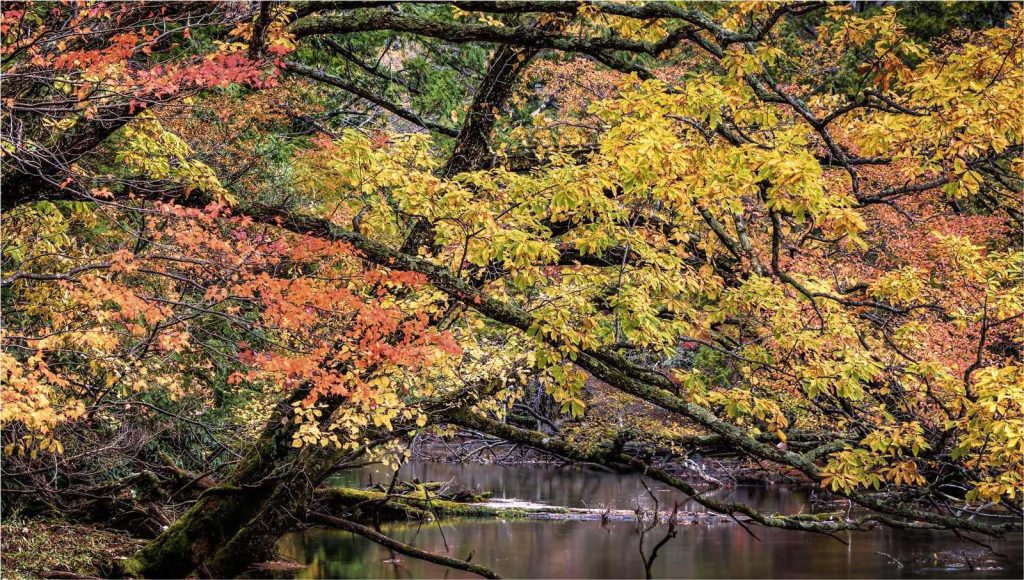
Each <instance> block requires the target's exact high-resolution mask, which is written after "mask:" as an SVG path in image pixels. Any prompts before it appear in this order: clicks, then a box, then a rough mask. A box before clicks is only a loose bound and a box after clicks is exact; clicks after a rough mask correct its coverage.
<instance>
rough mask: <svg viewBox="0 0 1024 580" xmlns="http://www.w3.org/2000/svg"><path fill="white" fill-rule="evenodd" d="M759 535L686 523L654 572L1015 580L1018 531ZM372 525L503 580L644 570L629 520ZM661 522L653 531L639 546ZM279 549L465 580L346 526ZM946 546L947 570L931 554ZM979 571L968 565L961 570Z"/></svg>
mask: <svg viewBox="0 0 1024 580" xmlns="http://www.w3.org/2000/svg"><path fill="white" fill-rule="evenodd" d="M401 477H402V479H405V480H409V479H411V478H413V477H416V478H418V479H419V480H420V481H442V480H445V481H447V480H455V481H456V482H457V483H458V484H460V485H463V486H465V487H470V488H475V489H484V490H493V491H494V492H495V497H498V498H502V499H519V500H524V501H531V502H538V503H546V504H550V505H560V506H568V507H612V508H617V509H629V508H632V507H634V506H635V505H636V504H637V503H638V502H643V503H645V504H650V503H651V501H650V498H649V496H648V494H647V491H646V490H645V488H644V486H643V484H642V483H641V481H640V477H639V476H638V475H635V474H612V473H604V472H596V471H582V470H570V469H557V468H549V467H539V466H529V467H502V466H492V465H478V464H467V465H451V464H438V463H426V462H413V463H410V464H407V465H406V466H404V467H403V468H402V473H401ZM390 480H391V471H390V470H388V469H386V468H382V467H369V468H363V469H360V470H353V471H351V472H346V473H343V474H340V475H339V476H338V477H336V478H335V479H334V480H332V483H333V484H335V485H346V486H364V485H368V484H370V483H384V484H387V483H388V482H389V481H390ZM647 483H648V485H649V486H650V488H651V489H652V490H653V491H654V492H655V493H656V495H657V496H658V498H659V502H661V504H662V508H663V509H671V505H672V504H673V503H675V502H677V501H678V502H679V503H680V508H681V509H684V510H690V511H701V510H703V508H702V507H701V506H700V505H697V504H694V503H693V502H692V501H687V500H686V498H685V496H683V495H682V494H681V493H679V492H677V491H675V490H670V489H666V488H665V486H664V485H661V484H658V483H657V482H651V481H648V482H647ZM713 493H714V495H715V496H716V497H717V498H718V499H725V500H733V499H734V500H737V501H743V502H746V503H749V504H751V505H753V506H755V507H757V508H759V509H762V510H766V511H779V512H784V513H797V512H799V511H801V510H804V511H809V509H810V508H809V507H808V502H809V498H808V493H807V492H806V491H804V490H800V489H793V488H787V487H760V486H739V487H736V488H732V489H729V490H717V491H715V492H713ZM751 530H752V531H753V532H754V533H755V534H757V536H758V539H755V538H753V537H751V535H750V534H748V533H747V532H746V531H745V530H744V529H743V528H742V527H740V526H738V525H736V524H731V523H728V524H717V525H703V524H699V525H684V526H680V528H679V533H678V535H677V536H676V537H675V538H674V539H672V540H670V541H669V542H668V544H666V545H665V547H663V548H662V549H661V551H660V552H659V557H658V559H657V560H656V561H655V564H654V566H653V569H652V571H653V573H654V575H655V577H658V578H769V577H776V578H900V577H940V578H1021V577H1022V574H1024V567H1022V564H1021V562H1022V560H1024V554H1022V551H1024V549H1022V545H1021V542H1022V536H1021V534H1015V535H1013V536H1012V537H1008V538H1006V539H1004V540H998V541H995V542H989V543H990V544H991V545H992V546H993V547H994V548H995V549H996V550H997V551H999V552H1002V553H1003V554H1006V555H1008V556H1009V557H1008V558H999V557H994V556H992V555H991V554H987V552H986V551H985V550H983V549H981V548H979V547H978V546H976V545H974V544H969V543H963V542H961V541H960V540H958V539H957V538H956V536H954V535H953V534H951V533H945V532H934V531H921V530H891V529H887V528H878V529H875V530H873V531H870V532H857V533H852V534H847V533H843V534H842V535H841V537H842V538H843V539H844V540H847V541H848V542H849V544H848V545H844V544H842V543H840V542H838V541H836V540H834V539H832V538H829V537H826V536H823V535H818V534H807V533H800V532H788V531H783V530H773V529H766V528H761V527H756V526H755V527H752V528H751ZM381 531H382V532H384V533H385V534H388V535H390V536H393V537H395V538H396V539H398V540H400V541H402V542H405V543H409V544H413V545H415V546H418V547H420V548H423V549H426V550H431V551H434V552H440V553H447V554H449V555H451V556H454V557H458V558H462V559H466V558H470V557H471V558H472V561H473V562H476V563H480V564H484V565H486V566H489V567H490V568H491V569H493V570H495V571H496V572H497V573H498V574H500V575H502V576H504V577H507V578H636V577H640V578H642V577H643V574H644V568H643V562H642V560H641V557H640V553H639V545H638V536H637V534H636V527H635V525H634V523H632V522H621V521H619V522H608V523H606V524H602V523H601V522H599V521H550V520H518V519H517V520H508V521H503V520H494V519H456V520H445V521H442V522H440V523H438V522H431V523H418V522H393V523H388V524H384V525H382V526H381ZM664 532H665V527H664V526H662V527H659V528H656V529H655V530H653V531H651V532H650V533H649V535H648V536H647V540H646V541H645V551H647V552H649V550H650V548H651V546H653V544H654V543H656V542H657V541H658V540H660V539H661V537H662V536H663V534H664ZM280 548H281V551H282V552H283V553H284V555H286V556H288V557H291V558H294V559H295V560H296V561H298V562H300V563H303V564H306V565H307V567H306V569H305V570H303V571H302V572H301V573H300V574H299V577H302V578H465V577H475V576H472V575H468V574H466V573H464V572H460V571H456V570H449V569H447V568H444V567H441V566H437V565H434V564H430V563H427V562H423V561H420V560H415V559H412V558H408V557H406V556H402V555H396V554H393V553H392V552H391V551H390V550H388V549H386V548H383V547H380V546H378V545H377V544H374V543H372V542H370V541H369V540H365V539H363V538H361V537H358V536H354V535H352V534H349V533H346V532H340V531H337V530H330V529H324V528H312V529H309V530H306V531H304V532H302V533H299V534H291V535H289V536H286V537H285V538H283V539H282V540H281V544H280ZM950 551H951V552H953V553H954V554H958V555H961V556H962V557H961V558H960V560H961V563H959V564H956V565H954V566H953V567H952V568H953V569H951V568H950V563H949V561H948V560H943V561H940V560H939V559H938V558H937V556H936V554H938V553H941V552H950ZM971 565H973V566H974V567H976V568H978V569H975V570H971V569H970V566H971Z"/></svg>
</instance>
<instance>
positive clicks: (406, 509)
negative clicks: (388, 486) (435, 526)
mask: <svg viewBox="0 0 1024 580" xmlns="http://www.w3.org/2000/svg"><path fill="white" fill-rule="evenodd" d="M314 497H315V499H316V500H317V501H318V502H319V503H320V504H321V505H322V506H323V508H324V511H326V512H327V513H330V514H344V515H346V516H347V517H349V518H353V519H357V520H360V519H367V518H370V517H371V516H376V517H378V518H384V519H414V520H421V519H430V518H454V517H492V518H493V517H501V518H516V517H525V516H527V515H529V514H530V513H541V512H543V513H567V512H568V510H567V509H566V508H559V507H543V508H531V509H529V510H527V509H524V508H521V507H500V506H494V505H489V504H484V503H461V502H455V501H448V500H444V499H439V498H434V497H431V498H430V499H426V498H424V497H422V492H421V493H420V495H418V496H417V495H413V494H404V495H403V494H399V495H392V496H390V497H388V496H387V494H386V493H383V492H380V491H374V490H369V489H351V488H345V487H337V488H320V489H317V490H316V492H315V494H314Z"/></svg>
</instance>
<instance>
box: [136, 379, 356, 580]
mask: <svg viewBox="0 0 1024 580" xmlns="http://www.w3.org/2000/svg"><path fill="white" fill-rule="evenodd" d="M305 395H306V392H305V391H304V390H297V391H296V392H295V393H293V394H292V395H291V396H290V397H288V398H287V399H285V400H283V401H281V403H279V404H278V407H277V409H276V410H275V412H274V414H273V416H272V418H271V420H270V422H269V423H268V424H267V426H266V427H265V428H264V430H263V433H262V435H261V436H260V439H259V441H258V443H257V445H256V446H255V447H253V449H251V450H250V451H249V452H248V453H247V454H246V455H245V457H244V458H243V460H242V462H241V463H240V464H239V465H238V467H237V468H236V469H235V470H234V472H232V474H231V475H230V477H228V479H227V480H226V481H224V482H223V484H222V485H220V486H218V487H214V488H211V489H208V490H206V491H205V492H203V494H202V495H201V496H200V497H199V500H198V501H197V502H196V504H195V505H194V506H192V508H191V509H189V510H188V511H187V512H186V513H185V514H184V515H183V516H182V517H180V518H179V519H178V520H177V521H176V522H175V523H174V524H173V525H171V526H170V527H169V528H168V529H167V530H165V531H164V532H163V533H162V534H160V536H158V537H157V538H155V539H154V540H152V541H151V542H149V543H148V544H147V545H146V546H144V547H143V548H142V549H141V550H139V551H138V552H137V553H136V554H135V555H134V556H133V557H132V558H131V559H129V560H127V561H125V562H124V563H122V564H121V565H120V569H119V570H117V572H119V573H120V574H123V575H126V576H131V577H151V578H182V577H184V576H186V575H187V574H190V573H192V572H197V573H199V574H200V575H202V576H207V577H219V578H224V577H232V576H236V575H238V574H239V573H241V572H242V571H244V570H245V567H246V566H247V565H248V564H250V563H251V562H253V561H258V560H260V559H266V558H268V557H270V556H272V555H273V548H274V544H275V542H276V541H277V538H278V537H280V535H281V534H282V533H284V532H286V531H287V530H288V529H289V528H290V527H292V526H293V525H294V523H295V522H296V519H295V514H296V513H301V511H302V510H304V509H305V507H306V504H307V503H308V502H309V500H310V499H311V498H312V497H313V491H314V490H315V489H316V487H317V485H318V484H319V483H320V482H321V481H322V480H323V479H324V478H325V477H326V476H327V475H328V474H329V473H330V472H331V470H332V469H333V467H334V466H335V465H336V464H337V463H338V462H339V461H340V460H341V459H342V457H343V456H344V455H345V452H344V451H343V450H342V449H339V448H337V447H336V446H327V447H319V446H313V445H308V446H304V447H302V448H295V447H292V433H293V432H294V429H295V425H294V423H293V421H292V420H291V416H292V405H291V404H292V403H293V402H295V401H299V400H301V399H302V398H303V397H305ZM339 405H340V401H331V402H329V403H328V407H329V410H330V411H333V410H334V409H336V408H337V407H338V406H339ZM331 414H332V413H331V412H325V413H324V421H325V422H326V421H328V420H329V419H328V417H330V416H331Z"/></svg>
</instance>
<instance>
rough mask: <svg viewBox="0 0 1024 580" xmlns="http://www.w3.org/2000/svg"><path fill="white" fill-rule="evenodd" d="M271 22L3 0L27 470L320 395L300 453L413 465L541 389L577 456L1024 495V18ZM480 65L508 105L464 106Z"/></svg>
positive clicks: (824, 8)
mask: <svg viewBox="0 0 1024 580" xmlns="http://www.w3.org/2000/svg"><path fill="white" fill-rule="evenodd" d="M259 4H260V3H256V5H254V6H248V5H245V4H238V3H211V4H192V3H166V4H164V3H148V2H145V3H144V2H125V3H102V2H99V3H84V2H68V3H63V2H62V3H50V2H24V3H16V2H10V3H5V5H4V10H3V20H2V25H0V36H2V39H3V48H2V53H0V54H2V56H3V59H4V64H3V84H4V95H3V110H2V114H3V125H4V128H3V134H2V136H0V148H2V150H3V164H4V169H3V179H4V183H3V185H4V188H5V190H8V191H10V192H11V193H10V194H8V193H6V192H5V195H4V199H3V205H4V207H3V211H4V214H3V215H4V225H3V233H2V252H3V254H2V259H3V302H2V304H3V314H4V322H3V328H2V330H0V342H2V346H3V351H2V354H0V357H2V359H0V362H2V365H0V368H2V370H0V373H2V374H0V380H2V382H3V395H2V396H3V411H2V437H3V444H4V448H3V452H4V453H5V454H6V456H7V457H8V458H12V460H13V461H16V463H14V464H13V465H17V466H18V468H17V470H16V471H19V472H22V471H24V472H29V471H31V470H33V469H36V468H38V466H41V465H44V464H54V463H56V464H61V463H62V461H63V460H62V459H61V457H62V456H66V454H67V453H68V448H69V446H74V447H75V448H76V449H77V451H76V453H80V452H84V451H87V450H88V449H89V446H90V445H95V441H96V440H95V438H94V437H93V436H91V435H89V434H90V433H99V432H102V433H112V432H116V431H117V430H118V429H119V428H121V427H123V426H124V425H126V424H129V423H130V424H138V423H137V421H138V420H139V417H140V416H141V417H144V418H146V417H148V418H149V419H152V418H153V417H156V416H163V417H164V418H167V417H171V418H174V417H179V418H180V417H186V418H188V419H189V421H193V422H202V423H207V422H211V421H215V422H217V423H218V424H219V425H222V426H224V427H223V428H224V431H223V432H221V435H224V436H226V437H227V440H226V443H227V446H228V447H230V448H231V449H232V450H233V451H232V453H236V452H241V453H245V452H246V449H248V448H249V447H248V446H249V445H251V444H252V437H253V434H256V433H259V432H261V429H270V428H274V427H273V426H271V427H266V426H265V425H264V423H263V422H264V421H265V419H266V418H267V417H269V416H271V413H272V409H273V408H274V405H275V404H278V403H279V402H280V401H282V400H286V399H288V398H289V397H290V396H292V395H293V394H294V393H301V397H298V398H295V399H294V400H293V401H292V403H289V404H290V405H291V406H292V410H291V411H290V414H291V416H290V418H288V420H287V423H288V424H289V425H291V426H292V427H290V429H291V430H290V431H288V432H287V439H288V441H290V442H291V443H289V445H292V446H293V447H294V448H295V449H303V448H304V447H306V446H318V447H336V448H338V449H341V450H346V451H353V450H357V449H359V450H363V449H364V448H372V449H373V450H374V451H373V453H378V454H379V455H380V456H381V457H386V458H387V459H388V460H395V459H398V458H400V457H401V456H402V453H403V452H402V450H401V449H400V448H399V447H398V446H396V444H397V443H398V442H400V441H402V439H403V438H404V437H406V436H408V435H409V434H410V433H415V432H416V431H417V430H421V429H425V428H436V429H439V430H440V429H441V428H442V426H443V425H445V424H449V423H452V422H455V423H456V424H457V421H454V420H452V419H451V416H452V415H451V414H450V410H451V409H453V408H458V409H462V410H465V411H468V412H472V413H476V414H478V415H480V416H483V417H486V418H489V419H493V420H497V421H513V419H512V418H511V414H512V413H511V410H512V408H513V406H514V405H516V404H517V403H522V402H523V401H524V400H525V393H526V390H527V386H528V385H530V384H532V385H540V387H541V388H542V389H543V390H544V391H546V393H547V395H548V396H550V397H552V399H553V401H555V403H556V407H557V408H558V409H559V411H560V416H559V417H556V418H555V419H557V420H558V421H559V422H560V423H564V425H565V432H566V433H571V434H572V439H573V441H576V442H577V443H578V444H579V445H580V446H581V447H580V448H581V449H583V448H584V447H586V449H591V447H587V446H588V445H589V446H592V447H593V448H594V449H601V448H604V447H602V446H603V445H606V444H607V445H611V442H613V441H618V442H620V443H621V441H622V440H623V438H625V439H627V440H628V439H630V438H636V439H638V440H639V441H642V442H643V443H645V444H651V445H662V444H667V445H670V446H671V445H672V441H675V440H678V439H679V438H680V437H683V436H688V435H694V434H714V435H717V436H721V437H722V438H724V440H725V441H726V442H727V444H728V445H729V446H731V448H732V450H733V451H734V452H735V453H736V454H738V455H739V456H742V457H750V458H755V459H758V460H766V461H768V462H770V463H771V464H772V465H775V466H776V467H777V468H778V469H788V470H790V471H791V472H792V473H798V474H800V476H801V477H803V478H805V479H807V480H809V481H810V482H812V483H813V484H814V485H816V486H819V487H821V488H824V489H826V490H828V491H830V492H834V493H837V494H840V495H843V496H845V497H848V498H850V499H851V500H853V501H855V502H857V503H859V504H861V505H862V506H864V507H866V508H869V509H871V510H875V511H877V512H879V513H882V514H886V515H887V516H886V517H887V518H888V519H887V520H885V523H889V524H891V525H905V526H915V525H917V524H915V522H917V523H921V522H923V524H921V525H923V526H926V527H940V528H949V527H954V528H956V527H961V526H965V527H968V528H969V527H970V526H972V525H973V526H974V528H972V529H973V531H986V532H993V533H998V532H1000V531H1004V530H1003V529H1002V528H1000V529H997V530H994V529H988V528H984V529H983V528H982V527H981V525H980V524H977V525H975V524H972V523H968V522H966V520H963V521H962V520H960V519H958V518H957V517H956V516H954V515H951V513H952V512H951V511H950V509H949V508H950V507H951V506H953V505H961V506H962V505H965V504H966V505H970V506H974V507H975V508H983V509H988V508H992V507H993V506H997V505H998V506H1000V509H1004V510H1009V512H1010V513H1011V514H1015V515H1017V516H1019V515H1020V510H1021V506H1022V502H1024V497H1022V495H1021V494H1022V487H1024V408H1022V405H1024V370H1022V366H1021V348H1022V343H1021V337H1022V336H1024V274H1022V268H1024V253H1022V252H1021V228H1022V227H1024V222H1022V217H1021V202H1022V198H1021V184H1022V178H1024V162H1022V159H1021V152H1022V146H1024V127H1022V125H1021V119H1024V45H1022V38H1024V11H1021V10H1020V9H1019V7H1013V8H1012V9H1009V11H1008V13H1007V14H1005V15H1004V21H1003V22H1000V23H999V24H998V25H995V24H993V25H991V26H988V27H981V28H980V29H977V30H972V29H951V30H948V31H946V33H944V34H942V35H940V36H936V37H933V38H921V37H917V36H914V35H912V34H911V32H910V31H909V30H908V27H907V24H906V23H905V19H904V16H903V14H904V13H902V12H901V10H900V8H898V7H894V6H887V7H884V8H876V9H872V10H870V11H868V12H864V13H860V12H855V11H853V10H852V9H851V8H850V7H849V6H846V5H842V4H834V5H819V4H817V3H806V4H800V3H796V4H780V3H746V2H744V3H724V4H701V5H696V4H694V5H690V4H685V5H683V4H669V3H664V4H663V3H648V4H639V3H600V2H595V3H589V2H586V3H579V5H578V6H577V5H576V4H570V3H532V2H525V3H521V4H516V3H504V2H496V3H493V2H484V3H480V4H479V5H474V4H473V3H466V4H462V3H456V4H457V6H456V5H429V6H428V5H417V4H410V5H401V6H397V7H394V8H380V7H373V6H370V7H360V6H351V7H345V6H334V5H332V4H330V3H327V4H322V5H317V4H312V5H306V4H303V3H297V4H295V5H291V4H290V3H280V4H264V5H263V6H257V5H259ZM388 35H391V36H392V37H394V38H398V39H399V42H398V44H397V47H393V46H392V45H391V44H390V41H388V40H387V38H388ZM446 43H447V44H446ZM481 43H484V46H485V47H490V46H494V44H495V43H496V44H499V45H500V46H502V47H506V48H507V47H512V48H511V49H510V50H516V51H520V52H518V53H513V54H518V55H519V57H520V58H518V59H514V58H513V59H510V60H515V61H517V62H518V63H519V64H520V65H521V69H522V72H520V71H519V69H516V70H515V71H514V72H515V74H517V75H518V78H510V79H505V78H504V77H503V76H502V75H509V74H511V73H509V71H510V70H512V68H513V67H511V66H510V65H503V67H497V66H496V65H494V63H496V62H499V61H500V59H499V58H498V57H494V59H493V60H492V61H488V62H490V65H491V66H490V67H488V64H487V63H486V62H485V59H484V58H483V56H481V55H476V56H474V53H472V52H471V49H472V48H473V47H478V46H479V45H481ZM486 43H490V44H486ZM439 45H444V46H447V47H448V48H445V49H444V50H441V49H440V48H438V46H439ZM506 48H501V49H495V54H497V52H498V51H500V50H506ZM381 50H383V52H380V51H381ZM389 51H391V52H389ZM378 53H379V56H378V57H377V62H376V64H375V65H374V64H373V63H372V62H369V63H367V62H364V61H363V60H360V58H361V56H364V55H369V54H372V55H374V56H376V55H378ZM481 54H482V55H486V51H484V52H483V53H481ZM442 57H443V58H442ZM424 58H436V59H438V60H437V64H436V66H435V70H429V69H430V67H424V65H423V63H421V62H420V60H421V59H424ZM460 58H461V59H462V63H461V64H457V62H458V59H460ZM344 63H347V64H344ZM360 64H362V65H363V66H361V67H360V66H359V65H360ZM472 67H476V69H478V70H477V72H476V73H474V74H475V77H474V78H476V79H478V81H475V82H481V83H488V82H491V83H493V86H496V87H497V86H502V83H504V82H505V81H506V80H509V81H510V82H511V85H512V87H513V90H510V91H509V94H508V98H507V99H506V100H505V101H504V102H496V103H495V102H490V101H487V100H486V99H483V98H479V95H480V94H482V93H481V92H480V91H476V92H471V93H470V94H466V95H465V98H464V99H462V100H463V101H464V102H462V101H460V103H459V104H458V106H455V107H452V108H451V109H445V110H439V103H443V102H445V100H444V99H442V98H440V97H438V96H437V95H436V94H435V93H436V92H437V91H440V90H442V88H443V87H451V88H450V89H445V90H450V91H455V92H454V93H453V94H456V95H458V92H457V91H458V90H462V89H459V88H458V87H457V86H455V85H459V84H462V83H458V82H453V81H452V80H451V79H452V78H454V77H455V76H456V75H458V74H461V73H460V72H459V71H460V70H461V69H464V68H472ZM345 75H348V76H345ZM445 75H448V76H445ZM446 83H448V84H446ZM439 87H441V88H439ZM481 90H482V89H481ZM495 90H496V91H497V89H495ZM474 95H477V96H478V98H475V99H474V98H473V97H474ZM449 96H450V95H449ZM360 107H364V108H362V109H361V108H360ZM456 124H464V125H465V127H470V128H471V129H464V130H462V131H459V130H458V129H457V128H456ZM481 126H483V127H484V129H479V127H481ZM446 127H452V128H451V129H445V128H446ZM481 135H482V136H481ZM474 139H483V140H484V142H483V143H482V145H481V146H480V147H475V148H471V147H465V148H460V147H463V146H465V145H466V144H467V143H472V142H473V140H474ZM477 145H479V144H477ZM470 150H471V151H482V152H484V153H486V155H480V156H478V158H475V159H473V160H471V162H468V165H467V166H468V167H469V168H468V169H466V170H460V171H457V172H454V173H453V172H451V171H449V170H450V168H451V167H452V165H451V161H450V158H449V155H450V154H451V152H452V151H470ZM463 161H465V160H463ZM595 381H598V382H599V383H600V384H599V385H598V387H595ZM595 388H596V390H595ZM609 389H611V392H613V393H614V395H612V397H611V399H609V398H608V396H609V395H608V393H609ZM595 397H598V398H599V399H600V400H601V401H603V403H602V404H601V405H598V406H596V407H595V406H593V405H591V402H592V401H593V400H594V399H595ZM609 401H610V402H609ZM625 406H631V407H630V408H632V409H640V410H641V412H640V413H638V414H634V415H629V416H626V417H624V418H620V424H619V425H618V426H616V427H614V429H613V428H611V427H609V425H612V424H613V423H612V422H610V421H609V420H608V419H609V414H612V415H614V414H615V413H616V412H618V411H621V409H622V408H623V407H625ZM609 407H610V408H609ZM645 413H646V414H647V415H645ZM651 417H657V420H652V419H651ZM147 420H148V419H147ZM280 429H284V427H280ZM609 431H617V432H609ZM389 433H390V435H387V434H389ZM793 434H797V435H800V436H801V437H803V438H804V439H803V440H804V441H806V440H808V439H807V437H808V434H810V439H809V440H810V441H811V444H810V445H809V446H805V447H799V446H797V445H796V444H795V442H794V444H793V445H790V439H791V436H792V435H793ZM158 440H159V438H158V437H155V436H154V439H153V442H154V443H153V445H155V447H152V448H147V447H146V445H147V444H143V445H141V446H140V448H139V450H137V451H138V453H140V454H142V455H145V454H147V453H148V454H150V455H152V454H153V453H154V451H153V449H156V448H157V447H159V448H161V449H162V448H163V447H162V445H164V444H163V443H159V444H158V443H157V441H158ZM223 444H224V443H222V442H218V443H217V444H213V443H211V442H210V441H207V442H206V445H207V446H208V447H210V448H211V449H219V447H218V446H219V445H223ZM581 453H582V452H581ZM587 453H590V451H587ZM616 453H617V452H616ZM201 457H203V458H206V459H209V458H211V457H221V455H220V452H219V451H218V454H217V455H216V456H214V455H212V454H211V452H205V451H204V452H202V454H201ZM587 457H588V458H590V459H593V457H595V456H591V455H587ZM615 457H616V456H615V455H608V456H606V457H605V456H602V457H599V458H598V459H599V460H600V461H609V462H613V463H614V462H616V461H619V460H618V459H615ZM220 460H223V457H221V458H220V459H217V461H220ZM47 462H48V463H47ZM5 469H7V468H6V466H5ZM5 474H6V471H5ZM75 477H76V476H68V481H70V482H71V483H70V484H69V485H71V484H74V483H75V481H76V480H75ZM26 485H39V483H38V482H35V483H31V482H28V483H26ZM5 488H6V483H5ZM51 491H54V492H56V491H58V490H51ZM710 507H712V508H713V509H724V508H721V507H720V506H715V505H712V506H710ZM755 520H756V518H755ZM758 521H759V523H763V524H765V525H775V526H778V527H788V528H794V529H805V528H808V527H814V525H817V524H808V523H806V522H805V521H804V520H801V519H800V518H794V519H788V520H787V519H785V518H782V519H778V520H772V519H770V518H766V519H764V521H760V520H758ZM1014 521H1015V522H1016V520H1014ZM861 523H863V522H856V523H854V524H849V525H850V526H852V527H856V526H859V525H860V524H861ZM1016 523H1018V524H1019V522H1016ZM822 526H824V524H822ZM822 529H824V528H822ZM829 529H835V528H834V527H833V528H829Z"/></svg>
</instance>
